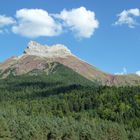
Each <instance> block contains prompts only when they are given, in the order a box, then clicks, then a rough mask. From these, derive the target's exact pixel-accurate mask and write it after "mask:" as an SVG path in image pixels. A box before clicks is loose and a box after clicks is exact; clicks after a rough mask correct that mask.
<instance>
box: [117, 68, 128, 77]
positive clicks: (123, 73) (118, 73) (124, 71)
mask: <svg viewBox="0 0 140 140" xmlns="http://www.w3.org/2000/svg"><path fill="white" fill-rule="evenodd" d="M126 74H127V69H126V67H124V68H123V71H122V72H117V73H115V75H126Z"/></svg>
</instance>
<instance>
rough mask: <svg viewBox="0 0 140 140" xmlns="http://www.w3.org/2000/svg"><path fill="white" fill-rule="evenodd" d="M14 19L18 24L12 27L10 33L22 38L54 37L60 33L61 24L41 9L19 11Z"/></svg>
mask: <svg viewBox="0 0 140 140" xmlns="http://www.w3.org/2000/svg"><path fill="white" fill-rule="evenodd" d="M16 18H17V22H18V23H17V25H14V26H13V27H12V31H13V32H14V33H16V34H20V35H22V36H26V37H30V38H35V37H40V36H56V35H59V34H60V33H61V32H62V27H61V24H59V23H57V22H56V21H55V20H54V19H53V18H52V17H51V16H50V15H49V14H48V12H47V11H45V10H42V9H20V10H18V11H17V12H16Z"/></svg>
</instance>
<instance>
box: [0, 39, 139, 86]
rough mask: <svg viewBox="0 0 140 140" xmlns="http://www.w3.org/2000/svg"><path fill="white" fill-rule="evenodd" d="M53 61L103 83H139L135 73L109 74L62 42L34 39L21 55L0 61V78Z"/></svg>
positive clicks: (25, 71)
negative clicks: (52, 42) (44, 43)
mask: <svg viewBox="0 0 140 140" xmlns="http://www.w3.org/2000/svg"><path fill="white" fill-rule="evenodd" d="M54 62H57V63H60V64H62V65H64V66H65V67H68V68H70V69H72V70H73V71H75V72H77V73H78V74H80V75H81V76H83V77H85V78H87V79H89V80H91V81H98V82H100V83H101V84H103V85H108V86H113V85H117V86H118V85H119V86H121V85H122V86H123V85H130V86H131V85H140V77H139V76H137V75H113V74H109V73H106V72H103V71H101V70H99V69H98V68H96V67H94V66H92V65H90V64H88V63H87V62H85V61H83V60H81V59H79V58H78V57H76V56H75V55H73V54H72V53H71V51H70V50H69V49H68V48H67V47H66V46H64V45H62V44H56V45H52V46H48V45H41V44H39V43H37V42H34V41H30V42H29V43H28V47H27V48H26V49H25V51H24V53H23V54H22V55H21V56H18V57H15V56H14V57H11V58H10V59H7V60H6V61H5V62H3V63H1V64H0V75H1V77H2V78H6V77H7V76H8V75H9V74H10V73H12V74H13V75H14V76H16V75H22V74H26V73H29V72H31V71H33V70H36V69H37V70H42V71H47V70H48V69H49V64H50V63H54ZM47 74H49V73H47Z"/></svg>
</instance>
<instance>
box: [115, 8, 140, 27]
mask: <svg viewBox="0 0 140 140" xmlns="http://www.w3.org/2000/svg"><path fill="white" fill-rule="evenodd" d="M117 17H118V20H117V21H116V22H115V25H128V27H130V28H134V27H135V26H136V25H138V23H137V21H136V17H140V9H138V8H135V9H128V10H124V11H122V12H121V13H119V14H118V15H117Z"/></svg>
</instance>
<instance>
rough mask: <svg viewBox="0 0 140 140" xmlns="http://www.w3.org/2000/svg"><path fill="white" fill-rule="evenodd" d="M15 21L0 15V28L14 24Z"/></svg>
mask: <svg viewBox="0 0 140 140" xmlns="http://www.w3.org/2000/svg"><path fill="white" fill-rule="evenodd" d="M14 23H15V20H14V19H13V18H12V17H7V16H5V15H0V27H4V26H7V25H11V24H14Z"/></svg>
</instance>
